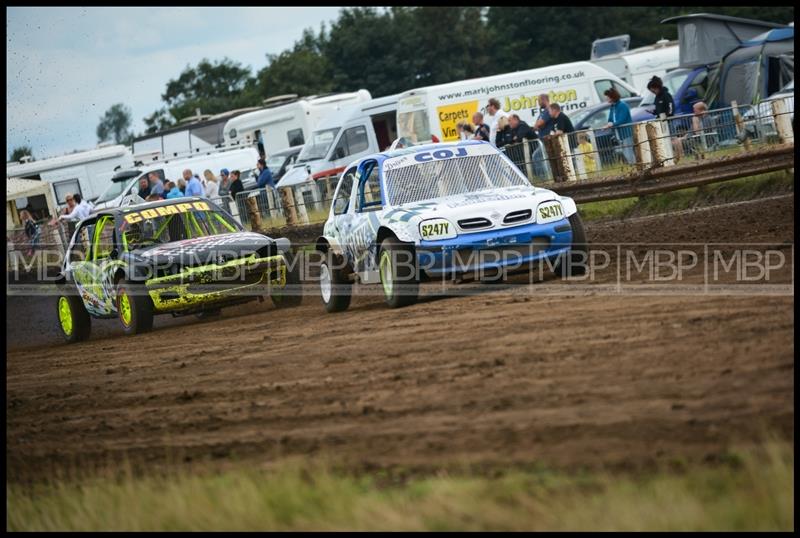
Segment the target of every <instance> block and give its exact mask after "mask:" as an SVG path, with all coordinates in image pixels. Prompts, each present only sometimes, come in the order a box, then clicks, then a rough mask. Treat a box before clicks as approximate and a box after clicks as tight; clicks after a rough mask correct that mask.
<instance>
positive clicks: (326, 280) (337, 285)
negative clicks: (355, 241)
mask: <svg viewBox="0 0 800 538" xmlns="http://www.w3.org/2000/svg"><path fill="white" fill-rule="evenodd" d="M323 256H325V258H324V259H323V260H322V263H321V264H320V267H319V292H320V296H321V297H322V304H324V305H325V310H326V311H327V312H329V313H333V312H342V311H343V310H347V308H348V307H349V306H350V298H351V297H352V292H353V284H352V283H351V282H350V280H349V279H348V278H347V273H346V271H345V268H344V263H343V261H342V258H341V256H336V255H334V254H333V253H332V252H330V251H329V252H327V253H325V254H323Z"/></svg>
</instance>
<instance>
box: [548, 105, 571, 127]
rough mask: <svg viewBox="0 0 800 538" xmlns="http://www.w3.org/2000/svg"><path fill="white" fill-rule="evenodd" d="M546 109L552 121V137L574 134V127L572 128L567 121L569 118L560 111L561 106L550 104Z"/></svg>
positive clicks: (569, 121)
mask: <svg viewBox="0 0 800 538" xmlns="http://www.w3.org/2000/svg"><path fill="white" fill-rule="evenodd" d="M548 108H549V109H550V117H551V118H552V120H553V134H554V135H560V134H562V133H567V134H569V133H574V132H575V127H573V126H572V121H571V120H570V119H569V116H567V115H566V114H564V113H563V112H562V111H561V105H559V104H558V103H552V104H550V106H549V107H548Z"/></svg>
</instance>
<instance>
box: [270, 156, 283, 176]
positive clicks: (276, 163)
mask: <svg viewBox="0 0 800 538" xmlns="http://www.w3.org/2000/svg"><path fill="white" fill-rule="evenodd" d="M285 161H286V155H277V156H275V157H270V158H269V159H267V168H269V171H270V172H272V174H273V175H275V174H277V173H278V172H280V171H281V166H283V163H284V162H285Z"/></svg>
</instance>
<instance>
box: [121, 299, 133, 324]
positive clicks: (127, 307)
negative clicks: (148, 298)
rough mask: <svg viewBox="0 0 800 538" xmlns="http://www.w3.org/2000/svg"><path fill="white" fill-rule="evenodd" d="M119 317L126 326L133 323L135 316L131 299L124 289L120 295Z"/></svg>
mask: <svg viewBox="0 0 800 538" xmlns="http://www.w3.org/2000/svg"><path fill="white" fill-rule="evenodd" d="M119 317H120V319H121V320H122V323H124V324H125V326H126V327H127V326H129V325H130V324H131V319H132V317H133V315H132V313H131V300H130V298H128V294H127V293H125V292H124V291H123V292H122V293H121V294H120V296H119Z"/></svg>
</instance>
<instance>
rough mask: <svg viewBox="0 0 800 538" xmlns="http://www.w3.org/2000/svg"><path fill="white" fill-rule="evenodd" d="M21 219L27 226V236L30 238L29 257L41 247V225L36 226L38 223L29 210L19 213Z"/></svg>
mask: <svg viewBox="0 0 800 538" xmlns="http://www.w3.org/2000/svg"><path fill="white" fill-rule="evenodd" d="M19 216H20V219H21V220H22V223H23V224H24V225H25V236H26V237H27V238H28V241H29V242H30V248H29V249H28V253H27V254H28V256H30V255H31V254H33V251H34V250H35V249H36V248H37V247H38V246H39V237H40V231H39V225H38V224H36V221H35V220H33V215H31V212H30V211H28V210H27V209H23V210H22V211H20V212H19Z"/></svg>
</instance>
